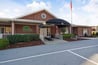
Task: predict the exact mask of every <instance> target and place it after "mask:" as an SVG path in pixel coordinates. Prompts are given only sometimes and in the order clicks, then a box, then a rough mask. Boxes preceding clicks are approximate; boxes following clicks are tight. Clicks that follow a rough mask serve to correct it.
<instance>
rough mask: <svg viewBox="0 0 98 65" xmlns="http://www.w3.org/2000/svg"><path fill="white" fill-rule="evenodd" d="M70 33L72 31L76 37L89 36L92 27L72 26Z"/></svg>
mask: <svg viewBox="0 0 98 65" xmlns="http://www.w3.org/2000/svg"><path fill="white" fill-rule="evenodd" d="M72 31H73V34H76V35H78V36H91V34H92V32H91V31H92V27H91V26H83V25H73V26H72Z"/></svg>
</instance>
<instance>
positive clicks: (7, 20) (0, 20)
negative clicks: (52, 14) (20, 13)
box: [0, 18, 45, 23]
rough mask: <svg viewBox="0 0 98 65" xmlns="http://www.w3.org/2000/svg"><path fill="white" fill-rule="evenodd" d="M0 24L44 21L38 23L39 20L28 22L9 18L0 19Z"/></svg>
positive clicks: (28, 21)
mask: <svg viewBox="0 0 98 65" xmlns="http://www.w3.org/2000/svg"><path fill="white" fill-rule="evenodd" d="M0 22H5V23H7V22H16V23H22V22H23V23H25V22H26V23H44V22H45V21H39V20H28V19H14V18H13V19H10V18H0Z"/></svg>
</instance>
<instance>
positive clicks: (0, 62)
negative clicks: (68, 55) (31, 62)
mask: <svg viewBox="0 0 98 65" xmlns="http://www.w3.org/2000/svg"><path fill="white" fill-rule="evenodd" d="M96 46H98V45H93V46H86V47H80V48H74V49H68V50H61V51H55V52H49V53H44V54H39V55H34V56H27V57H22V58H17V59H10V60H5V61H0V64H3V63H8V62H14V61H19V60H25V59H30V58H36V57H41V56H46V55H52V54H57V53H63V52H66V51H69V50H78V49H84V48H92V47H96Z"/></svg>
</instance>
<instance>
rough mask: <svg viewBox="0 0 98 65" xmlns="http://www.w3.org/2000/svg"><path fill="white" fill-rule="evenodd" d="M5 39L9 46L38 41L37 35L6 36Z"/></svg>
mask: <svg viewBox="0 0 98 65" xmlns="http://www.w3.org/2000/svg"><path fill="white" fill-rule="evenodd" d="M7 39H8V40H9V43H10V44H14V43H18V42H30V41H35V40H39V35H38V34H23V35H19V34H18V35H8V36H7Z"/></svg>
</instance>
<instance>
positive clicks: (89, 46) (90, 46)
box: [69, 45, 98, 51]
mask: <svg viewBox="0 0 98 65" xmlns="http://www.w3.org/2000/svg"><path fill="white" fill-rule="evenodd" d="M97 46H98V45H91V46H86V47H80V48H74V49H69V50H71V51H73V50H79V49H86V48H92V47H97Z"/></svg>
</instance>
